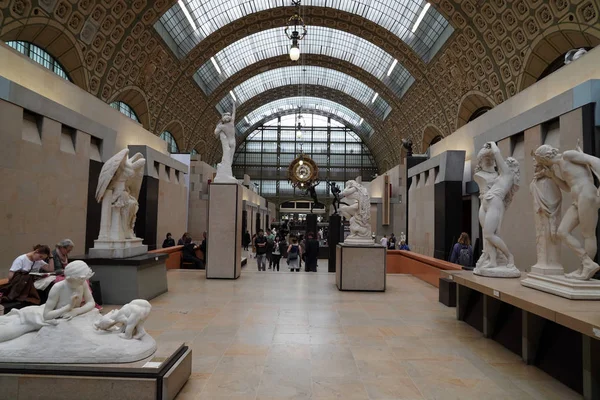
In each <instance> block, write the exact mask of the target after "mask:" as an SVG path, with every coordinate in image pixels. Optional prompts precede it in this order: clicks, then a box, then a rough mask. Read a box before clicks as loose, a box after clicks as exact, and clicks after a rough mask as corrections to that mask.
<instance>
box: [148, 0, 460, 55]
mask: <svg viewBox="0 0 600 400" xmlns="http://www.w3.org/2000/svg"><path fill="white" fill-rule="evenodd" d="M426 4H427V2H426V1H424V0H304V1H303V2H302V5H303V6H316V7H327V8H334V9H338V10H343V11H346V12H348V13H351V14H356V15H360V16H362V17H364V18H366V19H367V20H369V21H372V22H374V23H376V24H378V25H380V26H382V27H383V28H385V29H387V30H388V31H390V32H392V33H393V34H394V35H396V36H397V37H398V38H399V39H401V40H403V41H404V42H406V43H407V44H408V45H409V46H410V47H411V48H412V49H413V50H414V51H415V52H416V53H417V54H418V55H419V56H420V57H421V58H422V59H423V60H424V61H429V59H431V57H433V56H434V55H435V54H430V53H431V50H432V49H433V48H434V45H435V42H436V41H437V40H438V39H439V38H440V37H441V36H442V33H443V32H444V30H445V29H447V28H448V29H452V27H451V26H450V25H449V23H448V21H447V20H446V19H445V18H444V17H443V16H442V15H441V14H440V13H439V12H438V11H437V10H436V9H435V8H434V7H430V8H429V10H427V13H426V14H425V16H424V18H423V20H422V21H421V23H420V24H419V29H417V31H416V32H415V33H413V32H412V28H413V26H414V24H415V22H416V20H417V18H418V16H419V14H420V13H421V10H423V8H424V7H425V6H426ZM289 6H290V2H289V0H244V1H240V0H179V1H178V2H176V3H175V4H174V5H173V7H171V8H170V9H169V10H168V11H167V12H165V14H163V15H162V17H161V18H160V20H159V21H157V22H156V25H155V27H156V29H157V31H158V32H159V33H160V34H161V35H162V34H163V32H164V31H166V33H165V34H168V35H169V36H170V38H169V39H170V40H172V41H173V42H174V46H176V48H175V49H173V50H174V52H175V53H177V55H178V56H179V57H185V56H186V55H187V53H189V52H190V51H191V50H192V49H193V48H194V47H195V46H197V45H198V44H199V43H200V42H201V41H202V40H204V39H205V38H206V37H207V36H209V35H210V34H212V33H214V32H215V31H217V30H218V29H220V28H222V27H224V26H225V25H227V24H230V23H231V22H233V21H236V20H238V19H241V18H243V17H245V16H247V15H250V14H253V13H256V12H259V11H264V10H268V9H272V8H277V7H286V9H289V10H290V15H291V11H292V10H293V8H292V7H289ZM183 7H185V10H186V12H187V13H188V14H189V15H190V17H191V18H192V20H193V21H192V23H190V21H189V20H188V17H187V16H186V12H184V11H183ZM282 23H285V17H283V18H282ZM194 25H195V27H196V29H194V28H193V27H194ZM161 28H164V29H161ZM309 35H310V30H309ZM446 37H447V36H446ZM166 41H169V40H166ZM438 48H439V46H438Z"/></svg>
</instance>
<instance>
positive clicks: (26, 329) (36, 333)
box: [0, 261, 156, 364]
mask: <svg viewBox="0 0 600 400" xmlns="http://www.w3.org/2000/svg"><path fill="white" fill-rule="evenodd" d="M64 274H65V279H64V280H63V281H60V282H58V283H56V284H55V285H54V286H53V287H52V289H51V290H50V293H49V294H48V301H47V302H46V304H44V305H41V306H29V307H24V308H21V309H20V310H18V309H13V310H11V311H10V312H9V313H8V314H6V315H3V316H0V362H18V363H27V362H31V363H68V364H76V363H84V364H88V363H120V362H133V361H138V360H141V359H144V358H146V357H149V356H150V355H152V354H153V353H154V352H155V351H156V342H155V341H154V339H152V337H150V336H149V335H147V334H145V332H144V330H143V321H145V319H146V318H147V317H148V314H149V313H150V309H151V306H150V304H149V303H148V302H147V301H145V300H134V301H132V302H131V303H129V304H128V305H126V306H124V307H123V308H121V310H119V311H114V312H111V313H109V314H108V317H102V316H101V315H100V313H99V312H98V310H97V309H96V308H95V305H96V302H95V301H94V297H93V296H92V292H91V291H90V288H89V285H88V283H87V281H88V280H89V279H90V278H91V277H92V276H93V275H94V273H93V272H92V270H91V269H90V267H89V266H88V265H87V264H86V263H85V262H83V261H73V262H71V263H69V264H67V266H66V267H65V269H64ZM132 305H134V306H132ZM119 315H122V316H123V317H125V316H127V317H129V318H128V319H125V318H121V319H119V318H117V317H118V316H119ZM113 318H114V319H116V322H115V323H118V322H122V323H124V324H125V330H124V335H121V337H119V335H117V334H112V333H111V332H106V331H98V330H97V328H96V327H100V328H101V329H104V328H108V324H106V322H107V319H111V320H112V319H113ZM113 325H114V324H113ZM130 338H135V339H138V340H127V339H130Z"/></svg>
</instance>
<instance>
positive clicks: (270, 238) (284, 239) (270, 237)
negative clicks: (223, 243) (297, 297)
mask: <svg viewBox="0 0 600 400" xmlns="http://www.w3.org/2000/svg"><path fill="white" fill-rule="evenodd" d="M242 245H243V247H244V249H245V250H248V249H249V248H250V246H251V247H252V251H251V253H249V256H250V258H255V259H256V266H257V268H258V271H267V268H268V269H269V270H272V271H279V270H280V269H283V268H285V265H284V266H283V267H281V260H282V259H284V260H285V263H286V264H287V269H288V270H289V271H290V272H300V270H301V269H302V264H303V263H304V270H305V271H306V272H317V262H318V258H319V240H318V239H317V238H316V235H315V233H314V232H309V233H308V235H306V238H304V236H303V235H299V236H297V235H293V234H288V233H287V232H285V231H280V232H277V231H276V230H275V229H273V230H272V231H268V232H267V234H265V231H263V230H262V229H260V230H259V231H258V233H257V234H255V235H254V236H250V233H249V232H248V231H246V232H244V235H243V237H242Z"/></svg>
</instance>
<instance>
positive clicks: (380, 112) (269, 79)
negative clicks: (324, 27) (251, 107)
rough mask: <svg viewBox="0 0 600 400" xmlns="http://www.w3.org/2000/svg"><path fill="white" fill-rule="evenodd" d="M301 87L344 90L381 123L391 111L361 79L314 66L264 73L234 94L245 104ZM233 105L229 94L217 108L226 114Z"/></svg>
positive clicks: (294, 66) (273, 70) (278, 69)
mask: <svg viewBox="0 0 600 400" xmlns="http://www.w3.org/2000/svg"><path fill="white" fill-rule="evenodd" d="M301 84H306V85H315V86H325V87H328V88H332V89H336V90H340V91H343V92H344V93H346V94H348V95H349V96H351V97H353V98H355V99H356V100H358V101H360V102H361V103H363V104H364V105H366V106H367V107H368V108H370V109H371V110H373V112H374V113H375V114H376V115H377V116H378V117H379V118H381V119H382V120H383V119H385V118H386V117H387V116H388V114H389V113H390V110H391V107H390V105H389V104H388V103H387V102H386V101H385V100H384V99H382V98H381V97H380V96H377V98H376V99H375V101H372V100H373V98H374V97H375V93H376V92H375V91H374V90H373V89H371V88H370V87H368V86H367V85H365V84H364V83H362V82H361V81H359V80H358V79H356V78H354V77H352V76H350V75H348V74H345V73H343V72H339V71H337V70H334V69H331V68H324V67H317V66H314V65H293V66H290V67H283V68H277V69H272V70H269V71H266V72H263V73H261V74H258V75H255V76H253V77H252V78H250V79H248V80H247V81H245V82H243V83H241V84H240V85H238V86H236V88H235V89H233V90H232V93H233V96H235V98H236V99H237V101H238V102H239V103H244V102H246V101H248V100H249V99H251V98H252V97H254V96H256V95H258V94H260V93H262V92H264V91H267V90H270V89H274V88H277V87H281V86H288V85H301ZM232 106H233V98H232V95H231V93H228V94H227V95H226V96H225V97H224V98H223V99H221V101H220V102H219V104H218V105H217V110H218V111H219V112H220V113H224V112H226V111H229V110H231V108H232Z"/></svg>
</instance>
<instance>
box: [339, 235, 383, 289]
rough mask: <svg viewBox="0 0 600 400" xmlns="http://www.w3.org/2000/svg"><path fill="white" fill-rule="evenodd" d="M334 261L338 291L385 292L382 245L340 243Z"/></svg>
mask: <svg viewBox="0 0 600 400" xmlns="http://www.w3.org/2000/svg"><path fill="white" fill-rule="evenodd" d="M335 259H336V268H335V270H336V271H335V282H336V285H337V288H338V289H339V290H349V291H367V292H385V278H386V276H385V274H386V266H387V264H386V262H387V249H386V248H385V247H383V246H382V245H380V244H372V243H371V244H370V245H351V244H346V243H340V244H338V245H337V246H336V257H335Z"/></svg>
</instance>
